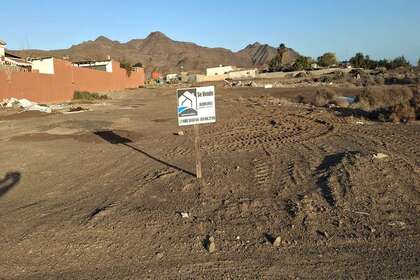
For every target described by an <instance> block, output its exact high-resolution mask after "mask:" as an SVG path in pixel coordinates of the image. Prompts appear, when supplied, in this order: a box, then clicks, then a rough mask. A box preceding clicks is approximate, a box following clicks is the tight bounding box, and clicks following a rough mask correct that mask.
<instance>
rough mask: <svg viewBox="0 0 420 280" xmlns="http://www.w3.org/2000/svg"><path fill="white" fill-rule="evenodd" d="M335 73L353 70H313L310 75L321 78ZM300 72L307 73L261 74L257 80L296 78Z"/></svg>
mask: <svg viewBox="0 0 420 280" xmlns="http://www.w3.org/2000/svg"><path fill="white" fill-rule="evenodd" d="M335 71H340V72H344V73H348V72H350V71H351V69H348V68H326V69H319V70H311V71H309V73H311V75H312V76H320V75H326V74H329V73H333V72H335ZM300 72H306V71H293V72H269V73H260V74H257V76H256V78H257V79H280V78H285V77H287V76H292V77H294V76H296V75H297V74H298V73H300Z"/></svg>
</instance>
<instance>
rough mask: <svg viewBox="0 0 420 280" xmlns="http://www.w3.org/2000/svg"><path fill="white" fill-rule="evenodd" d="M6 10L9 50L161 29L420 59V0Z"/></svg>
mask: <svg viewBox="0 0 420 280" xmlns="http://www.w3.org/2000/svg"><path fill="white" fill-rule="evenodd" d="M2 2H3V1H2ZM0 11H1V18H2V20H1V22H2V28H1V29H0V39H2V40H4V41H6V42H7V43H8V48H9V49H24V48H32V49H60V48H68V47H70V46H71V45H74V44H78V43H80V42H82V41H88V40H94V39H95V38H96V37H98V36H100V35H104V36H106V37H108V38H110V39H113V40H118V41H120V42H126V41H129V40H131V39H137V38H145V37H146V36H147V35H148V34H149V33H150V32H152V31H161V32H163V33H165V34H166V35H167V36H169V37H170V38H172V39H174V40H177V41H188V42H194V43H196V44H199V45H203V46H207V47H224V48H228V49H231V50H233V51H237V50H240V49H242V48H244V47H246V46H247V45H248V44H250V43H253V42H256V41H258V42H260V43H267V44H270V45H272V46H275V47H277V46H278V45H279V44H280V43H285V44H286V45H287V46H288V47H291V48H293V49H295V50H296V51H298V52H299V53H301V54H302V55H306V56H312V57H318V56H320V55H321V54H323V53H324V52H327V51H329V52H334V53H336V54H337V56H338V58H339V59H341V60H346V59H348V58H349V57H351V56H353V55H354V54H355V53H356V52H363V53H365V54H368V55H370V56H371V57H372V58H375V59H379V58H394V57H396V56H401V55H404V56H405V57H406V58H407V59H409V60H410V61H411V62H412V63H417V60H418V59H419V58H420V0H352V1H345V0H299V1H295V0H259V1H256V0H195V1H194V0H178V1H167V0H160V1H150V0H148V1H142V0H123V1H110V0H101V1H99V0H72V1H62V0H13V1H4V2H3V3H1V10H0Z"/></svg>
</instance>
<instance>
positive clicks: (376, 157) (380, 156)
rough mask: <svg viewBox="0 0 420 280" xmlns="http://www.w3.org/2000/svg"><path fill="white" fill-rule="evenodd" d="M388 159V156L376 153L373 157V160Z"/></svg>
mask: <svg viewBox="0 0 420 280" xmlns="http://www.w3.org/2000/svg"><path fill="white" fill-rule="evenodd" d="M387 157H388V155H387V154H383V153H376V154H374V155H373V156H372V158H373V159H385V158H387Z"/></svg>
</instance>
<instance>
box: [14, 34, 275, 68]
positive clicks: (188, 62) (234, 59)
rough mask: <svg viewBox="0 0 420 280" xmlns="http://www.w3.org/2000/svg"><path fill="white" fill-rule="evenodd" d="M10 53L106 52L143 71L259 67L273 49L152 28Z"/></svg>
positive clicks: (84, 55)
mask: <svg viewBox="0 0 420 280" xmlns="http://www.w3.org/2000/svg"><path fill="white" fill-rule="evenodd" d="M14 53H16V54H18V55H20V56H23V57H28V56H30V57H42V56H53V57H57V58H63V57H68V58H69V59H70V60H71V61H80V60H101V59H106V58H107V57H108V56H110V57H112V58H113V59H116V60H119V61H122V60H125V61H128V62H130V63H132V64H134V63H137V62H141V63H142V64H143V65H144V66H145V68H146V71H147V72H150V71H153V70H158V71H160V72H163V73H169V72H179V71H182V70H186V71H203V70H204V69H205V68H207V67H214V66H217V65H220V64H223V65H236V66H239V67H259V66H263V65H265V64H267V63H268V62H269V61H270V60H271V59H272V58H273V57H274V56H275V55H276V53H277V49H276V48H273V47H271V46H269V45H266V44H259V43H254V44H252V45H248V46H247V47H246V48H245V49H243V50H240V51H238V52H232V51H231V50H228V49H224V48H208V47H203V46H199V45H196V44H194V43H188V42H179V41H174V40H172V39H171V38H169V37H167V36H166V35H165V34H163V33H161V32H152V33H150V35H149V36H147V37H146V38H145V39H135V40H131V41H128V42H126V43H121V42H119V41H113V40H111V39H109V38H106V37H104V36H100V37H98V38H97V39H96V40H94V41H87V42H83V43H81V44H78V45H73V46H71V47H70V48H69V49H61V50H50V51H44V50H22V51H15V52H14Z"/></svg>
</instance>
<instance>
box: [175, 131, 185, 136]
mask: <svg viewBox="0 0 420 280" xmlns="http://www.w3.org/2000/svg"><path fill="white" fill-rule="evenodd" d="M174 134H175V135H178V136H183V135H185V133H184V131H182V130H180V131H178V132H175V133H174Z"/></svg>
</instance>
